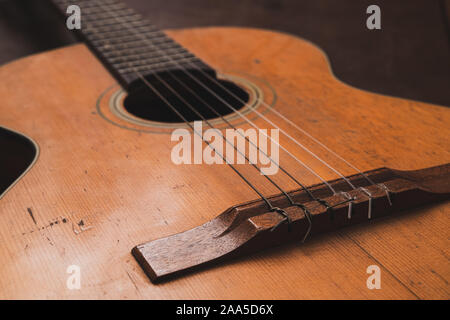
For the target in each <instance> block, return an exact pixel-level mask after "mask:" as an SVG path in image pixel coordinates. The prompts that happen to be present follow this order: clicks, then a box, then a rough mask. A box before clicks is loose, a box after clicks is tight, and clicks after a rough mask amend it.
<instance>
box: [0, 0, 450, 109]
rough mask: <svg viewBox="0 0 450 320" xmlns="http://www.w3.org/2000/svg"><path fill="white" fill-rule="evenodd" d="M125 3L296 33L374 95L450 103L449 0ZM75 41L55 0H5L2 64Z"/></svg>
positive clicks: (164, 21) (153, 15)
mask: <svg viewBox="0 0 450 320" xmlns="http://www.w3.org/2000/svg"><path fill="white" fill-rule="evenodd" d="M125 2H126V3H128V4H129V5H130V6H132V7H134V8H135V9H137V10H138V11H139V12H140V13H142V14H143V15H144V16H146V17H148V18H149V19H150V20H151V21H152V22H153V23H154V24H156V25H157V26H159V27H161V28H188V27H198V26H246V27H256V28H265V29H273V30H279V31H283V32H287V33H291V34H294V35H297V36H300V37H303V38H306V39H308V40H310V41H312V42H314V43H316V44H317V45H319V46H320V47H321V48H322V49H324V50H325V52H326V53H327V54H328V56H329V58H330V61H331V64H332V67H333V70H334V73H335V74H336V76H337V77H338V78H339V79H341V80H343V81H344V82H347V83H349V84H351V85H354V86H356V87H359V88H362V89H366V90H370V91H374V92H379V93H384V94H389V95H394V96H400V97H405V98H410V99H414V100H420V101H425V102H431V103H436V104H441V105H447V106H449V105H450V47H449V29H448V19H447V17H448V12H449V10H448V9H449V2H450V1H446V0H384V1H375V0H371V1H366V0H278V1H277V0H125ZM370 4H377V5H379V6H380V7H381V27H382V29H381V30H374V31H372V30H368V29H367V28H366V18H367V17H368V15H367V14H366V8H367V7H368V6H369V5H370ZM75 41H76V40H75V39H74V38H73V37H72V35H71V34H70V33H69V32H68V31H67V29H66V28H65V25H64V24H63V23H62V21H61V19H60V18H59V16H58V15H56V14H55V12H54V11H53V10H51V7H50V6H49V1H47V0H0V64H3V63H6V62H8V61H11V60H14V59H17V58H20V57H23V56H26V55H29V54H32V53H37V52H42V51H46V50H49V49H52V48H57V47H61V46H64V45H67V44H70V43H74V42H75ZM231 54H232V52H231ZM236 54H239V53H238V52H236Z"/></svg>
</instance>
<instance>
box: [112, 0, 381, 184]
mask: <svg viewBox="0 0 450 320" xmlns="http://www.w3.org/2000/svg"><path fill="white" fill-rule="evenodd" d="M113 3H114V2H113ZM115 3H116V4H120V3H121V2H120V1H118V2H115ZM194 66H195V67H196V68H197V69H198V70H199V71H200V72H202V73H203V74H204V75H205V76H207V77H209V78H210V80H212V81H214V82H216V84H217V85H219V86H220V87H222V89H223V90H225V91H227V92H228V94H230V95H231V96H233V97H234V98H235V99H237V100H238V101H240V102H241V103H244V104H245V101H242V99H240V98H239V97H238V96H236V95H235V94H234V93H233V92H231V91H230V90H228V89H227V88H226V87H225V86H223V85H221V84H220V82H218V81H217V80H216V79H214V78H213V77H211V76H209V75H208V74H207V73H204V72H203V70H201V68H198V67H197V66H196V65H194ZM257 101H258V102H261V103H262V104H263V105H265V106H266V107H267V108H268V110H269V111H271V112H272V113H274V114H275V115H277V116H278V117H280V118H282V119H283V120H284V121H286V122H287V123H289V124H290V125H291V126H293V127H294V128H295V129H296V130H298V131H300V132H302V133H303V134H304V135H306V136H307V137H308V138H310V139H311V140H312V141H314V142H315V143H317V144H318V145H320V146H321V147H322V148H324V149H325V150H326V151H328V152H329V153H331V154H333V155H334V156H335V157H337V158H338V159H339V160H341V161H342V162H344V163H345V164H346V165H347V166H349V167H350V168H352V169H353V170H355V171H356V172H358V174H359V175H361V176H362V177H363V178H364V179H366V180H367V181H368V182H369V184H372V185H374V184H375V183H374V182H373V181H372V180H371V179H370V178H369V177H368V176H367V175H366V174H365V173H363V172H362V171H361V170H360V169H358V168H357V167H356V166H355V165H353V164H352V163H350V162H349V161H348V160H346V159H344V158H343V157H342V156H340V155H339V154H337V153H336V152H335V151H333V150H331V149H330V148H329V147H327V146H326V145H325V144H323V143H322V142H320V141H319V140H318V139H317V138H315V137H313V136H312V135H311V134H310V133H308V132H307V131H306V130H304V129H302V128H300V126H299V125H297V124H295V123H294V122H293V121H291V120H289V119H288V118H287V117H286V116H284V115H283V114H282V113H280V112H279V111H277V110H276V109H274V108H272V107H271V106H269V105H268V104H267V102H265V101H264V100H263V99H260V98H258V100H257ZM232 110H233V109H232ZM233 111H234V112H236V110H233ZM255 113H257V114H259V115H260V116H261V117H262V118H263V119H264V120H266V122H269V120H268V119H267V118H266V117H265V116H264V115H262V114H260V113H258V111H257V110H255ZM269 123H270V122H269ZM283 132H284V131H283ZM290 139H291V140H293V141H294V142H295V143H299V142H298V141H296V140H295V139H293V138H292V137H290ZM302 148H304V149H305V151H307V152H308V153H310V154H311V155H313V156H314V157H316V155H315V154H313V153H311V152H310V150H308V149H306V147H304V146H302ZM316 158H317V159H318V160H319V161H321V162H322V163H324V162H323V161H322V159H320V158H318V157H316ZM324 164H325V165H327V167H329V168H330V169H332V170H333V172H335V173H338V175H340V176H341V177H342V178H343V179H345V180H346V182H347V183H349V185H350V186H352V188H353V189H355V187H354V185H353V184H351V182H350V181H349V180H348V179H347V178H346V177H345V176H344V175H342V173H340V172H336V171H337V170H336V171H335V170H334V168H331V167H330V166H329V165H328V164H326V163H324Z"/></svg>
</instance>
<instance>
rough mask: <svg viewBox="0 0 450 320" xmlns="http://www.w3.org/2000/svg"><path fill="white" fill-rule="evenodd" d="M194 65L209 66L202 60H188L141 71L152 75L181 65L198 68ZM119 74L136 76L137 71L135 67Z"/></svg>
mask: <svg viewBox="0 0 450 320" xmlns="http://www.w3.org/2000/svg"><path fill="white" fill-rule="evenodd" d="M193 65H197V66H198V67H199V68H205V67H208V66H207V65H206V64H204V63H202V62H201V61H200V62H187V63H186V64H180V65H177V66H174V65H173V64H170V65H168V66H164V65H163V66H160V67H152V68H148V69H143V70H141V71H143V72H145V74H146V75H150V74H154V73H159V72H165V71H176V70H179V69H180V67H183V68H185V69H189V70H196V68H195V67H193ZM146 71H147V72H146ZM119 74H120V75H121V76H130V77H133V75H134V76H136V71H135V69H133V71H127V72H119Z"/></svg>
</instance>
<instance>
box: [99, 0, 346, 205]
mask: <svg viewBox="0 0 450 320" xmlns="http://www.w3.org/2000/svg"><path fill="white" fill-rule="evenodd" d="M99 6H100V7H101V8H103V7H102V6H101V5H99ZM103 9H104V8H103ZM106 11H107V12H110V13H114V12H112V11H109V10H106ZM110 16H111V17H112V18H113V19H115V20H116V21H118V22H119V23H120V24H121V25H123V26H125V28H126V29H127V30H130V31H131V32H133V33H134V34H135V35H137V36H139V37H140V38H141V39H142V40H143V41H144V42H145V43H147V44H149V45H150V46H151V47H152V48H156V49H157V50H156V51H158V52H161V53H163V54H164V50H163V49H158V48H157V47H156V46H155V45H154V44H153V43H151V42H149V39H148V38H146V37H142V35H141V34H138V33H136V32H134V30H133V29H130V28H128V27H127V25H126V24H124V23H123V22H122V21H121V20H120V18H117V17H116V16H114V15H110ZM165 57H166V58H167V59H168V60H169V61H170V62H171V63H172V64H174V65H176V66H178V67H179V68H180V70H182V71H183V72H184V73H185V74H187V75H188V76H190V77H191V78H192V79H193V80H194V81H196V82H197V83H199V84H200V85H201V86H202V87H204V88H205V89H207V90H208V91H209V92H210V93H211V94H213V95H214V96H215V97H216V98H217V99H219V100H220V101H222V103H224V104H225V105H227V106H228V107H229V108H230V109H232V110H233V111H235V112H236V113H237V114H238V115H239V116H240V117H241V118H243V119H245V120H246V122H248V123H249V124H251V125H252V126H253V127H254V128H256V129H258V130H261V129H260V128H259V127H258V126H256V125H255V124H254V123H253V122H252V121H251V120H250V119H248V118H247V117H246V116H244V115H243V114H242V113H241V112H239V111H238V110H236V109H235V108H233V107H232V106H231V105H230V104H229V103H228V102H226V101H225V100H223V99H222V98H221V97H220V96H218V95H217V94H216V93H215V92H214V91H212V90H211V89H210V88H208V87H207V86H205V85H204V84H203V83H202V82H201V81H199V80H197V79H196V78H195V77H194V76H192V75H191V74H190V72H189V71H188V70H186V69H185V68H184V67H183V66H181V65H180V64H179V63H178V62H176V61H174V60H173V59H171V58H170V56H169V55H165ZM253 110H255V109H253ZM273 126H274V127H276V128H278V127H277V126H276V125H273ZM278 129H279V128H278ZM279 130H280V129H279ZM280 131H281V130H280ZM262 133H263V134H264V135H265V136H266V137H267V138H269V139H270V140H271V141H272V142H273V143H275V144H277V145H278V146H279V147H280V148H281V149H282V150H283V151H285V152H286V153H287V154H288V155H289V156H290V157H291V158H293V159H294V160H296V161H297V162H298V163H300V164H301V165H302V166H303V167H305V168H306V169H308V171H310V172H311V173H312V174H314V175H315V176H316V177H317V178H319V179H320V180H321V181H322V182H323V183H324V184H325V185H326V186H327V187H328V188H329V189H330V190H331V191H332V193H333V195H336V194H337V192H336V190H335V189H334V188H333V187H332V186H331V185H330V184H329V183H328V181H326V180H325V179H324V178H322V177H321V176H320V175H319V174H317V173H316V172H315V171H314V170H313V169H311V168H310V167H309V166H308V165H306V164H305V163H304V162H303V161H301V160H300V159H298V158H297V157H296V156H295V155H293V154H292V153H291V152H290V151H289V150H287V149H286V148H284V147H283V146H282V145H281V144H280V143H278V142H277V141H275V140H273V138H272V137H270V136H268V135H267V134H265V133H264V132H262ZM310 152H311V151H310ZM311 154H313V153H312V152H311ZM316 157H317V156H316ZM317 158H318V157H317ZM322 161H323V160H322ZM341 176H342V175H341ZM342 177H343V178H344V180H345V181H347V183H348V182H349V181H348V179H346V178H345V177H344V176H342ZM349 185H350V186H351V187H352V188H353V189H355V187H354V186H353V185H352V184H351V183H349ZM322 202H323V200H322ZM324 204H325V205H326V206H327V208H329V206H328V205H327V204H326V203H324Z"/></svg>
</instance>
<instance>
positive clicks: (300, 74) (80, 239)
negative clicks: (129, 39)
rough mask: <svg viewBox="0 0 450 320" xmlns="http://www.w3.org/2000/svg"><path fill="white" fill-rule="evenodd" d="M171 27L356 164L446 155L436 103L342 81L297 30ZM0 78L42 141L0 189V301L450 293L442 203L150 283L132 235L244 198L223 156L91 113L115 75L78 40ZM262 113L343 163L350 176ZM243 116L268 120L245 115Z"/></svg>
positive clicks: (246, 193) (3, 71)
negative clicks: (377, 273) (77, 284)
mask: <svg viewBox="0 0 450 320" xmlns="http://www.w3.org/2000/svg"><path fill="white" fill-rule="evenodd" d="M169 35H170V36H173V37H174V38H175V40H177V41H179V42H180V43H181V44H183V45H184V46H185V47H187V48H189V49H190V50H191V51H192V52H193V53H195V54H196V55H197V56H199V57H200V58H201V59H202V60H203V61H205V62H206V63H208V64H209V65H211V66H212V67H214V68H215V69H216V70H219V71H221V72H223V73H229V74H238V75H240V76H245V77H248V78H249V79H252V81H254V82H255V83H257V84H259V85H260V86H261V88H262V90H264V93H265V97H267V98H268V97H269V96H270V92H269V91H268V89H267V87H273V89H274V91H275V92H276V94H277V101H276V105H275V108H277V110H278V111H280V112H281V113H283V114H284V115H286V116H287V117H289V118H290V119H292V120H293V121H294V122H295V123H297V124H298V125H300V126H301V127H302V128H304V129H305V130H306V131H307V132H309V133H311V134H312V135H313V136H315V137H317V138H319V139H320V140H321V141H322V142H323V143H325V144H326V145H327V146H329V147H331V148H332V149H333V150H334V151H336V152H337V153H339V154H340V155H342V156H344V157H345V158H346V159H348V160H349V161H351V162H352V163H354V164H356V165H357V166H358V167H359V168H360V169H361V170H364V171H366V170H372V169H376V168H380V167H390V168H395V169H401V170H414V169H422V168H426V167H433V166H438V165H442V164H445V163H448V162H450V161H449V160H450V152H449V150H450V148H449V147H450V141H449V137H450V132H449V131H450V129H449V126H448V123H450V112H449V110H448V109H446V108H443V107H440V106H435V105H429V104H425V103H419V102H414V101H409V100H403V99H398V98H393V97H386V96H381V95H375V94H371V93H368V92H363V91H360V90H357V89H355V88H352V87H349V86H347V85H345V84H343V83H341V82H339V81H338V80H337V79H335V78H334V77H333V75H332V73H331V71H330V68H329V64H328V61H327V59H326V57H325V55H324V54H323V53H322V52H321V51H320V50H319V49H318V48H317V47H315V46H313V45H312V44H310V43H308V42H306V41H303V40H300V39H297V38H294V37H291V36H288V35H284V34H279V33H275V32H269V31H262V30H251V29H239V28H207V29H193V30H181V31H172V32H170V33H169ZM235 48H239V54H237V53H233V52H234V51H233V50H235ZM0 79H1V85H0V94H1V96H2V98H3V100H2V104H0V114H1V118H0V120H1V123H2V125H3V124H5V125H6V126H7V127H8V128H11V129H13V130H16V131H18V132H21V133H23V134H25V135H27V136H29V137H31V138H33V139H34V140H35V141H36V142H37V144H38V145H39V147H40V155H39V159H38V161H37V162H36V164H35V165H34V167H33V168H32V169H31V170H30V171H29V172H28V173H27V174H26V175H25V176H24V177H23V178H22V179H21V180H20V181H19V182H18V183H17V184H16V185H15V186H14V187H13V188H12V189H11V190H10V191H9V192H8V193H6V194H5V195H4V196H3V198H2V199H1V200H0V237H1V239H2V241H1V242H0V256H1V257H2V264H1V266H0V297H1V298H59V297H63V298H153V299H157V298H159V299H164V298H169V299H170V298H206V299H207V298H218V299H220V298H225V299H226V298H228V299H229V298H235V299H243V298H248V299H251V298H254V299H258V298H267V299H270V298H280V299H283V298H295V299H300V298H373V299H386V298H420V299H426V298H441V299H448V297H449V291H450V290H449V286H448V279H449V278H450V270H449V263H448V247H449V245H448V238H449V231H448V230H449V228H448V225H449V210H448V203H441V204H437V205H433V206H427V207H422V208H417V209H414V210H412V211H410V212H409V213H408V214H406V215H402V216H396V217H389V218H387V219H384V220H383V221H381V222H376V221H374V222H371V223H369V224H367V225H364V226H360V227H350V228H346V229H343V230H342V231H339V232H334V233H331V234H327V235H324V236H318V237H313V238H311V239H309V241H308V242H307V243H305V244H301V243H294V244H291V245H288V246H283V247H278V248H276V249H270V250H265V251H262V252H261V253H258V254H256V255H253V256H251V257H246V258H239V259H235V260H232V261H231V262H228V263H226V264H223V265H220V266H217V267H215V268H212V269H207V270H204V271H202V272H200V273H193V274H190V275H187V276H185V277H182V278H180V279H176V280H174V281H171V282H166V283H162V284H158V285H153V284H151V283H150V281H149V280H148V278H147V277H146V275H145V274H144V272H143V271H142V269H141V268H140V267H139V265H138V264H137V262H136V261H135V260H134V258H133V257H132V255H131V254H130V249H131V248H133V247H134V246H136V245H137V244H139V243H144V242H146V241H148V240H150V239H157V238H161V237H164V236H169V235H171V234H174V233H178V232H182V231H185V230H188V229H191V228H193V227H195V226H198V225H201V224H203V223H205V222H206V221H208V220H211V219H213V218H214V217H216V216H217V215H218V214H219V213H220V212H223V211H224V210H225V209H226V208H229V207H231V206H233V205H236V204H238V203H242V202H246V201H249V200H252V199H256V195H255V194H254V193H253V192H252V191H251V190H250V189H249V188H248V187H247V186H246V185H244V184H243V183H242V182H241V181H240V180H239V178H238V177H237V176H236V175H234V174H233V172H232V171H231V170H230V169H228V168H227V167H226V166H225V165H224V166H199V165H196V166H194V165H192V166H176V165H174V164H173V163H172V162H171V161H170V151H171V147H172V146H173V144H172V143H171V142H170V136H169V135H167V134H156V133H143V132H137V131H131V130H126V129H122V128H120V127H118V126H114V125H112V124H111V123H109V122H107V121H105V119H103V118H102V117H101V116H99V114H98V113H97V108H96V103H97V100H98V98H99V96H100V95H101V94H102V93H104V92H105V91H106V90H107V89H108V88H110V87H111V86H114V85H116V82H115V80H114V79H113V78H112V77H111V76H110V75H109V74H108V72H107V71H106V70H105V69H104V68H103V67H102V65H101V64H100V63H99V62H98V61H97V60H96V59H95V57H94V56H93V55H92V54H91V53H90V52H89V51H88V49H87V48H86V47H85V46H83V45H76V46H71V47H67V48H63V49H59V50H55V51H52V52H48V53H45V54H40V55H36V56H32V57H29V58H26V59H22V60H19V61H17V62H14V63H11V64H9V65H6V66H3V67H1V68H0ZM114 90H115V89H114V88H113V89H111V90H110V91H108V93H106V96H105V97H104V99H102V100H101V103H103V104H107V99H108V97H109V96H110V94H111V93H112V91H114ZM267 116H268V117H270V119H271V120H272V121H275V122H276V123H277V124H279V126H280V127H281V128H283V129H285V130H286V131H288V132H289V133H290V134H291V135H292V136H294V137H296V138H298V139H301V140H302V143H303V142H304V144H305V145H307V146H308V147H310V148H311V149H312V150H314V152H316V153H317V154H318V155H319V156H321V157H322V158H324V159H326V161H327V162H328V163H330V164H331V165H333V166H334V167H337V168H339V169H340V170H341V171H342V172H343V173H344V174H346V175H350V174H354V173H355V172H353V171H352V170H351V169H349V168H346V167H345V165H344V164H343V163H341V162H340V161H339V160H338V159H336V158H335V157H333V156H332V155H330V154H328V153H327V152H326V151H325V150H323V149H321V148H320V147H318V146H317V145H315V144H314V143H312V142H311V141H309V140H308V139H307V137H305V136H304V135H302V134H301V133H299V132H297V131H295V130H294V129H293V128H292V127H290V126H289V125H288V124H286V123H283V122H282V121H281V120H280V119H279V118H277V117H276V116H274V115H271V114H270V113H268V114H267ZM255 123H256V124H257V125H258V126H260V127H262V128H268V126H267V124H266V123H265V122H264V121H263V120H262V119H259V118H257V117H255ZM241 127H243V128H246V126H241ZM281 143H282V144H283V145H285V146H286V147H287V148H288V149H289V150H292V152H293V153H294V154H295V155H296V156H298V157H300V158H301V159H303V160H304V161H305V162H307V163H309V164H310V165H311V166H312V168H313V169H314V170H317V172H319V173H320V174H321V175H322V176H323V177H324V178H326V179H327V180H333V179H336V178H337V177H336V176H335V175H334V174H333V173H332V172H329V171H328V170H326V169H324V168H323V166H321V165H320V163H317V161H316V162H314V161H313V159H311V157H309V156H308V155H307V154H305V153H304V152H302V151H301V150H299V149H298V148H297V147H296V146H295V145H294V144H292V143H289V141H285V140H284V139H283V138H282V139H281ZM280 163H281V164H282V165H283V166H284V167H286V168H287V169H288V170H289V171H290V172H293V173H294V174H295V175H296V176H297V177H299V178H301V179H302V182H304V183H305V184H307V185H312V184H315V183H318V181H317V179H316V178H314V177H313V176H311V175H308V174H307V172H306V171H305V170H304V169H302V168H300V167H299V166H298V164H297V163H295V162H294V161H293V160H292V159H290V158H288V157H286V156H285V155H282V156H281V159H280ZM242 170H243V171H244V172H245V173H246V174H248V175H249V176H251V177H252V179H253V181H254V182H255V183H257V184H258V186H260V187H261V189H262V190H263V191H264V192H265V194H268V195H270V194H275V193H277V192H276V190H273V188H270V187H269V186H268V185H267V184H265V183H264V181H263V180H262V179H261V177H259V176H258V177H256V175H255V174H254V171H252V168H250V167H248V168H247V166H246V167H245V168H242ZM277 179H278V180H277V181H279V182H280V184H282V185H283V186H284V187H285V188H286V189H294V188H293V186H292V185H290V182H289V181H288V180H287V179H286V178H284V177H282V176H281V175H280V176H278V175H277ZM28 208H29V209H30V210H31V211H32V213H33V217H34V219H35V221H36V224H35V223H34V221H33V219H32V218H31V217H30V214H29V211H28ZM55 221H58V223H55ZM62 221H65V223H62ZM52 223H53V224H52ZM374 264H375V265H378V266H379V267H380V268H381V272H382V289H381V290H369V289H367V287H366V280H367V277H368V274H367V273H366V269H367V267H368V266H370V265H374ZM70 265H79V266H80V268H81V289H80V290H69V289H68V288H67V286H66V281H67V278H68V276H69V274H67V273H66V270H67V268H68V266H70Z"/></svg>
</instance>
